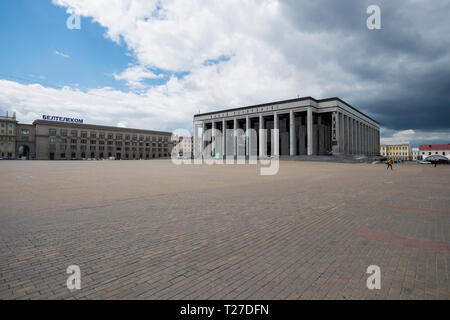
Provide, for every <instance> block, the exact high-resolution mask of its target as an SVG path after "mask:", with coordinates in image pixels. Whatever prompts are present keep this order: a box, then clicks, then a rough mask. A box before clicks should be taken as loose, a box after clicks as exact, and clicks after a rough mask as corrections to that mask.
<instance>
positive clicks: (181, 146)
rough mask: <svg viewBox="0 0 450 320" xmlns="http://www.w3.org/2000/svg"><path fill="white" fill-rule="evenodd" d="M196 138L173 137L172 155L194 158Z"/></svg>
mask: <svg viewBox="0 0 450 320" xmlns="http://www.w3.org/2000/svg"><path fill="white" fill-rule="evenodd" d="M193 143H194V137H191V136H177V135H174V136H172V144H173V148H172V155H173V156H183V157H192V155H193V151H194V145H193Z"/></svg>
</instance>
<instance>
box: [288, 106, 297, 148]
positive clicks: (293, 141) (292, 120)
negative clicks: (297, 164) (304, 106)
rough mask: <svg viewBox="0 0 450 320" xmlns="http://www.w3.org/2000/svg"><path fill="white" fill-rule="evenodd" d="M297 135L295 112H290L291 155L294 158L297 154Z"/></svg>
mask: <svg viewBox="0 0 450 320" xmlns="http://www.w3.org/2000/svg"><path fill="white" fill-rule="evenodd" d="M296 145H297V144H296V134H295V118H294V111H293V110H291V111H289V155H290V156H294V155H295V154H296V150H295V147H296Z"/></svg>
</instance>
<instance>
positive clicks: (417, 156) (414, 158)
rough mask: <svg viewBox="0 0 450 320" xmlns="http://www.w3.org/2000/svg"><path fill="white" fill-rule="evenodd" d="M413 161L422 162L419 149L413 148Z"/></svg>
mask: <svg viewBox="0 0 450 320" xmlns="http://www.w3.org/2000/svg"><path fill="white" fill-rule="evenodd" d="M412 159H413V160H414V161H416V160H421V159H419V148H412Z"/></svg>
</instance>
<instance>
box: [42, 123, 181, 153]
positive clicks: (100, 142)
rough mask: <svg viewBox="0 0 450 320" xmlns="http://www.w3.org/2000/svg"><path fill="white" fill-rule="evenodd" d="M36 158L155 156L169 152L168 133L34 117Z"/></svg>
mask: <svg viewBox="0 0 450 320" xmlns="http://www.w3.org/2000/svg"><path fill="white" fill-rule="evenodd" d="M33 126H34V127H35V144H36V147H35V150H36V159H38V160H70V159H73V160H75V159H85V158H92V159H94V158H95V159H102V158H110V157H115V158H116V159H124V160H134V159H154V158H163V157H168V156H169V155H170V152H171V142H170V137H171V135H172V134H171V133H170V132H162V131H151V130H140V129H128V128H119V127H109V126H99V125H92V124H81V123H68V122H57V121H48V120H35V121H34V122H33Z"/></svg>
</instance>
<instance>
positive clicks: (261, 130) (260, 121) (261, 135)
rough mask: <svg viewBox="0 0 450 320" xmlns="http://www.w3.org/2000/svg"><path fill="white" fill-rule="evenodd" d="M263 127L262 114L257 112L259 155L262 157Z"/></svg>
mask: <svg viewBox="0 0 450 320" xmlns="http://www.w3.org/2000/svg"><path fill="white" fill-rule="evenodd" d="M263 129H264V122H263V116H262V114H261V113H260V114H259V156H260V157H263V156H265V154H264V149H265V148H264V142H265V141H264V135H263Z"/></svg>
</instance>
